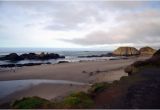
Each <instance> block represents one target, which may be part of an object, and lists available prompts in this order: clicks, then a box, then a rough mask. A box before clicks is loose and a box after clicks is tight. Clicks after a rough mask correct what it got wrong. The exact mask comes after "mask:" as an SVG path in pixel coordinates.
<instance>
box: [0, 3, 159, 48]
mask: <svg viewBox="0 0 160 110" xmlns="http://www.w3.org/2000/svg"><path fill="white" fill-rule="evenodd" d="M159 6H160V2H158V1H155V2H150V1H120V2H118V1H47V2H45V1H17V2H15V1H14V2H10V1H8V2H0V13H1V14H0V19H1V24H2V25H4V26H5V27H6V31H4V29H3V30H2V28H1V26H0V31H1V32H0V33H1V36H3V35H2V34H4V36H8V37H6V38H5V37H4V38H3V39H1V40H9V39H7V38H10V39H11V40H12V39H19V38H21V39H35V41H38V40H39V39H41V42H43V41H44V40H45V41H46V45H47V42H50V44H55V41H56V40H59V41H61V42H63V43H66V44H71V45H72V44H73V45H77V46H79V45H80V46H82V47H84V46H97V45H114V46H115V45H119V44H120V45H122V44H134V45H141V44H146V43H148V44H152V45H153V43H154V45H159V41H160V38H159V35H160V13H159V10H160V8H159ZM17 30H18V31H17ZM19 33H20V34H19ZM42 33H43V34H42ZM71 33H74V34H71ZM46 36H48V39H47V40H46ZM52 40H53V41H52ZM22 42H25V41H23V40H22ZM41 42H40V43H41ZM16 44H17V43H16ZM17 45H18V44H17ZM39 45H41V44H39ZM57 45H58V43H57ZM59 45H61V44H59Z"/></svg>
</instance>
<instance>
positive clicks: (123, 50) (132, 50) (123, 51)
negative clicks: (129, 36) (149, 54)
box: [113, 47, 140, 56]
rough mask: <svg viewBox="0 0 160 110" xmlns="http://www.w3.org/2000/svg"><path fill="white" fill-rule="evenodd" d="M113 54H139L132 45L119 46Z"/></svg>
mask: <svg viewBox="0 0 160 110" xmlns="http://www.w3.org/2000/svg"><path fill="white" fill-rule="evenodd" d="M113 54H114V55H118V56H132V55H139V54H140V53H139V51H138V50H137V49H136V48H134V47H119V48H117V49H116V50H115V51H114V52H113Z"/></svg>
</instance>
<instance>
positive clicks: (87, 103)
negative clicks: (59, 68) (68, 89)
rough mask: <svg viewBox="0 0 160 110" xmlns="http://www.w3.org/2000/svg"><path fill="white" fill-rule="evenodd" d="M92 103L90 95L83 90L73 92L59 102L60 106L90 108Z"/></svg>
mask: <svg viewBox="0 0 160 110" xmlns="http://www.w3.org/2000/svg"><path fill="white" fill-rule="evenodd" d="M92 105H93V101H92V99H91V97H90V96H89V95H88V94H86V93H84V92H78V93H73V94H71V95H69V96H68V97H66V98H64V100H63V101H62V102H61V104H60V106H61V107H62V108H90V107H91V106H92Z"/></svg>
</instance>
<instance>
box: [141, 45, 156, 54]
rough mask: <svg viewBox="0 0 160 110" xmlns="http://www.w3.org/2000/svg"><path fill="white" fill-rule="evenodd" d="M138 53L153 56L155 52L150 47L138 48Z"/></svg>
mask: <svg viewBox="0 0 160 110" xmlns="http://www.w3.org/2000/svg"><path fill="white" fill-rule="evenodd" d="M139 52H140V55H142V56H145V55H153V54H154V53H155V52H156V50H155V49H153V48H151V47H142V48H140V50H139Z"/></svg>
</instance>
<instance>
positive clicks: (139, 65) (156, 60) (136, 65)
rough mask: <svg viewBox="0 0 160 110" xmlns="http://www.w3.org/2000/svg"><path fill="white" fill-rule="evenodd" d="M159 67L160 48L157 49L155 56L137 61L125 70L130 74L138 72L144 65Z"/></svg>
mask: <svg viewBox="0 0 160 110" xmlns="http://www.w3.org/2000/svg"><path fill="white" fill-rule="evenodd" d="M146 66H148V67H159V66H160V49H159V50H158V51H156V52H155V53H154V54H153V56H152V57H151V58H149V59H147V60H145V61H136V62H134V63H133V64H131V65H129V66H127V67H126V68H125V72H126V73H128V74H129V75H132V74H134V73H137V72H138V71H139V70H140V68H144V67H146Z"/></svg>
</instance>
